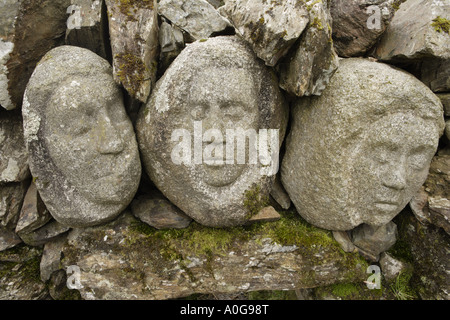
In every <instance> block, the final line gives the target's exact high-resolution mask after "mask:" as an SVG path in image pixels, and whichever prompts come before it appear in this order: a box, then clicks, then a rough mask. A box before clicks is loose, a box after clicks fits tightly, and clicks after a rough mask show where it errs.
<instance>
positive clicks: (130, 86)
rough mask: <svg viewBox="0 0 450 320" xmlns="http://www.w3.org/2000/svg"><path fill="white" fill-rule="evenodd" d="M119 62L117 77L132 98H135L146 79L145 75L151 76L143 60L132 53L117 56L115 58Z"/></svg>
mask: <svg viewBox="0 0 450 320" xmlns="http://www.w3.org/2000/svg"><path fill="white" fill-rule="evenodd" d="M114 58H115V59H116V61H117V65H118V69H119V70H118V71H117V76H118V77H119V79H120V82H121V83H122V85H123V86H124V87H125V89H126V90H127V91H128V93H130V95H131V96H135V95H136V93H137V92H138V91H139V88H140V87H141V83H142V82H143V81H147V80H149V79H145V75H146V74H149V70H148V68H147V66H146V65H145V63H144V62H143V61H142V59H141V58H139V57H137V56H135V55H133V54H132V53H121V54H116V55H115V57H114Z"/></svg>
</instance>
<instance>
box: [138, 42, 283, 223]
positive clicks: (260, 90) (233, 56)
mask: <svg viewBox="0 0 450 320" xmlns="http://www.w3.org/2000/svg"><path fill="white" fill-rule="evenodd" d="M287 116H288V114H287V108H286V104H285V101H284V99H283V97H282V95H281V93H280V90H279V87H278V84H277V79H276V77H275V76H274V75H273V74H272V73H271V72H270V70H269V69H267V68H266V66H265V65H264V63H263V62H262V61H261V60H258V59H257V58H256V56H255V54H254V52H253V51H252V50H251V48H250V47H249V46H248V45H247V44H246V43H245V42H244V41H243V40H241V39H239V38H237V37H229V36H224V37H214V38H210V39H208V40H207V41H197V42H194V43H192V44H190V45H189V46H187V47H186V48H185V49H184V50H183V51H182V52H181V54H180V55H178V56H177V58H176V59H175V60H174V62H173V63H172V64H171V65H170V67H169V68H168V69H167V71H166V72H165V74H164V75H163V76H162V77H161V79H159V80H158V82H157V83H156V86H155V88H154V90H153V91H152V95H151V97H150V100H149V101H148V102H147V104H146V105H145V106H143V107H142V108H141V109H140V111H139V115H138V118H137V121H136V131H137V137H138V141H139V148H140V151H141V155H142V161H143V164H144V167H145V169H146V171H147V173H148V175H149V177H150V178H151V179H152V181H153V182H154V183H155V185H156V186H157V187H158V189H159V190H160V191H161V192H162V193H163V194H164V195H165V196H166V197H167V198H168V199H169V200H170V201H171V202H172V203H173V204H174V205H176V206H177V207H178V208H180V209H181V210H182V211H184V213H186V214H187V215H188V216H190V217H191V218H193V219H194V220H196V221H197V222H198V223H201V224H203V225H207V226H212V227H225V226H235V225H240V224H242V223H244V222H245V221H246V220H247V219H248V217H249V212H248V209H247V208H246V206H245V205H244V203H245V195H246V192H247V191H248V190H250V189H251V188H253V187H254V186H255V185H256V186H257V187H258V188H259V190H261V196H262V197H264V195H268V194H269V192H270V189H271V184H272V181H273V175H274V174H275V173H276V171H277V170H278V162H276V163H275V161H272V162H271V163H270V164H267V163H266V162H265V161H264V160H261V161H260V158H262V159H267V158H269V157H267V158H266V157H265V155H264V154H263V155H261V153H263V152H262V151H261V149H263V148H259V149H258V146H259V145H258V146H257V145H256V144H257V143H258V142H259V139H261V138H260V137H261V135H260V131H261V130H262V129H264V130H266V131H265V132H266V133H267V136H268V135H269V133H268V130H273V131H272V132H276V133H279V135H277V134H272V133H271V138H272V139H273V136H276V138H275V139H274V140H276V144H275V143H272V142H270V147H269V148H270V151H271V152H272V154H271V155H272V159H273V158H276V160H278V154H277V153H278V151H279V145H280V144H281V143H280V141H279V140H280V139H282V138H283V136H284V133H285V130H286V123H287ZM257 139H258V140H257ZM261 144H262V143H261ZM267 145H268V143H267ZM264 150H268V148H266V149H264ZM274 151H275V152H274ZM274 154H275V155H276V157H273V155H274ZM273 163H275V165H273V166H272V164H273ZM275 167H276V169H275V170H276V171H275V170H274V171H275V172H273V171H272V170H271V169H273V168H275ZM266 169H270V170H266Z"/></svg>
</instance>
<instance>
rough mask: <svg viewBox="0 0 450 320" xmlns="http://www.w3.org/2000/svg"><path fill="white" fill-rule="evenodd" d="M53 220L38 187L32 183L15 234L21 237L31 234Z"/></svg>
mask: <svg viewBox="0 0 450 320" xmlns="http://www.w3.org/2000/svg"><path fill="white" fill-rule="evenodd" d="M51 218H52V216H51V215H50V212H48V210H47V208H46V207H45V204H44V202H42V199H41V197H40V196H39V192H38V191H37V188H36V185H35V184H34V183H33V182H31V184H30V186H29V187H28V191H27V193H26V195H25V198H24V200H23V204H22V209H21V210H20V217H19V221H18V222H17V226H16V230H15V232H16V233H17V234H19V235H20V234H22V233H29V232H31V231H33V230H36V229H38V228H40V227H42V226H43V225H44V224H46V223H47V222H49V221H50V219H51Z"/></svg>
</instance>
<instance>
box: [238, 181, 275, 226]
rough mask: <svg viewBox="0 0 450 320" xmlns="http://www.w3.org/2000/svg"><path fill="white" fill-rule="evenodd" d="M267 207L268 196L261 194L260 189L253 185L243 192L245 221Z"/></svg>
mask: <svg viewBox="0 0 450 320" xmlns="http://www.w3.org/2000/svg"><path fill="white" fill-rule="evenodd" d="M268 205H269V196H268V195H262V194H261V187H260V186H259V185H257V184H253V185H252V187H251V188H250V189H248V190H246V191H245V192H244V207H245V208H246V209H247V219H249V218H251V217H253V216H254V215H256V214H258V212H259V211H260V210H261V209H262V208H264V207H267V206H268Z"/></svg>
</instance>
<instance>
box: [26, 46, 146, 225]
mask: <svg viewBox="0 0 450 320" xmlns="http://www.w3.org/2000/svg"><path fill="white" fill-rule="evenodd" d="M22 113H23V117H24V133H25V139H26V144H27V148H28V151H29V154H30V170H31V173H32V175H33V177H34V178H35V179H36V185H37V188H38V190H39V193H40V195H41V197H42V200H43V201H44V203H45V204H46V206H47V208H48V209H49V211H50V212H51V214H52V215H53V217H54V218H55V219H56V220H57V221H59V222H61V223H62V224H65V225H68V226H71V227H85V226H91V225H95V224H99V223H102V222H105V221H108V220H111V219H113V218H114V217H116V216H117V215H118V214H119V213H120V212H121V211H122V210H123V209H125V207H126V206H127V205H128V204H129V203H130V202H131V200H132V198H133V196H134V194H135V193H136V191H137V187H138V185H139V181H140V175H141V165H140V159H139V152H138V148H137V142H136V138H135V134H134V131H133V126H132V124H131V121H130V120H129V118H128V116H127V114H126V111H125V108H124V105H123V100H122V93H121V91H120V89H119V87H118V86H117V85H116V84H115V83H114V80H113V77H112V68H111V66H110V65H109V63H108V62H107V61H106V60H104V59H102V58H101V57H99V56H97V55H96V54H94V53H92V52H91V51H89V50H86V49H82V48H78V47H72V46H62V47H58V48H55V49H53V50H51V51H50V52H48V53H47V54H46V55H45V56H44V57H43V58H42V60H41V62H40V63H39V64H38V66H37V67H36V69H35V71H34V73H33V75H32V77H31V79H30V81H29V83H28V86H27V90H26V92H25V96H24V103H23V111H22Z"/></svg>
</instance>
